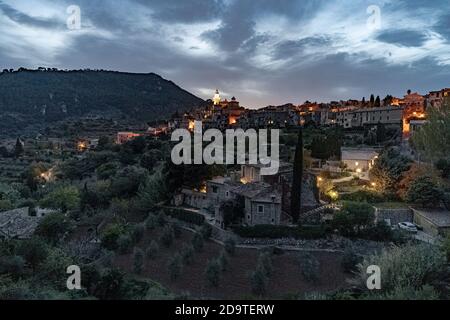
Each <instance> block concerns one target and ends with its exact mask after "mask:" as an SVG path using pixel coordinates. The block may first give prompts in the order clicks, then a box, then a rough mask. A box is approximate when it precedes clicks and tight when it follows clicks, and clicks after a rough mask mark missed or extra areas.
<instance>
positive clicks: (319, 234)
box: [234, 225, 326, 239]
mask: <svg viewBox="0 0 450 320" xmlns="http://www.w3.org/2000/svg"><path fill="white" fill-rule="evenodd" d="M234 232H235V233H236V234H238V235H239V236H241V237H243V238H269V239H276V238H295V239H320V238H324V237H325V235H326V229H325V228H324V227H322V226H308V227H306V226H304V227H289V226H274V225H257V226H254V227H236V228H235V229H234Z"/></svg>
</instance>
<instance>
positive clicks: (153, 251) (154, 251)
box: [145, 240, 159, 259]
mask: <svg viewBox="0 0 450 320" xmlns="http://www.w3.org/2000/svg"><path fill="white" fill-rule="evenodd" d="M158 252H159V245H158V243H157V242H156V241H155V240H152V242H150V244H149V245H148V247H147V249H146V250H145V255H146V256H147V258H148V259H154V258H155V257H156V256H157V255H158Z"/></svg>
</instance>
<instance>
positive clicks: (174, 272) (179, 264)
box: [167, 253, 183, 281]
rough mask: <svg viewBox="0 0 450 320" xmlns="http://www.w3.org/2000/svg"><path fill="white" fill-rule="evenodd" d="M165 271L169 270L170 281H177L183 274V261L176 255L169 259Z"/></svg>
mask: <svg viewBox="0 0 450 320" xmlns="http://www.w3.org/2000/svg"><path fill="white" fill-rule="evenodd" d="M167 269H168V270H169V275H170V279H171V280H172V281H174V280H176V279H178V278H179V277H180V276H181V273H182V272H183V259H182V258H181V256H180V255H179V254H178V253H176V254H175V255H174V256H173V257H172V258H170V260H169V262H168V264H167Z"/></svg>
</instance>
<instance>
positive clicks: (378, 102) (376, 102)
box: [375, 96, 381, 108]
mask: <svg viewBox="0 0 450 320" xmlns="http://www.w3.org/2000/svg"><path fill="white" fill-rule="evenodd" d="M379 107H381V101H380V96H377V98H376V99H375V108H379Z"/></svg>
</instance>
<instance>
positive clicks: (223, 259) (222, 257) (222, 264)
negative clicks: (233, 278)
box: [217, 250, 229, 271]
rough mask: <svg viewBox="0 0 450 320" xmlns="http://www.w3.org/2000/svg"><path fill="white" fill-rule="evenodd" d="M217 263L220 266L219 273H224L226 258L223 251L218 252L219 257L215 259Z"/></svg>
mask: <svg viewBox="0 0 450 320" xmlns="http://www.w3.org/2000/svg"><path fill="white" fill-rule="evenodd" d="M217 263H218V264H219V266H220V270H221V271H226V270H227V268H228V263H229V262H228V256H227V253H226V251H225V250H222V251H220V254H219V257H218V258H217Z"/></svg>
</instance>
